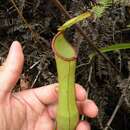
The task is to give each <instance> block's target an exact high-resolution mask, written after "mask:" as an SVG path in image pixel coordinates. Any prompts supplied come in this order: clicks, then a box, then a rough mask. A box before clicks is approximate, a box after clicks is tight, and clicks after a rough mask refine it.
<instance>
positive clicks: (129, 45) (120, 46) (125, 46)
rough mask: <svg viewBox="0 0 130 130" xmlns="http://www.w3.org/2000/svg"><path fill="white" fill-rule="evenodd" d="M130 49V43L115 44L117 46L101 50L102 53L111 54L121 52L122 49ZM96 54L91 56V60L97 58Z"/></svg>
mask: <svg viewBox="0 0 130 130" xmlns="http://www.w3.org/2000/svg"><path fill="white" fill-rule="evenodd" d="M129 48H130V43H122V44H121V43H119V44H115V45H111V46H108V47H105V48H101V49H99V50H100V51H101V52H103V53H105V52H111V51H116V50H121V49H129ZM95 55H96V53H92V54H90V55H89V58H90V59H92V58H93V56H95Z"/></svg>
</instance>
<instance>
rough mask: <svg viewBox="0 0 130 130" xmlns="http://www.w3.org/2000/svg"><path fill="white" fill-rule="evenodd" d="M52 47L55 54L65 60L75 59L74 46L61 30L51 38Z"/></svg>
mask: <svg viewBox="0 0 130 130" xmlns="http://www.w3.org/2000/svg"><path fill="white" fill-rule="evenodd" d="M52 49H53V51H54V53H55V55H56V56H58V57H60V58H62V59H63V60H66V61H71V60H76V59H77V54H76V50H75V49H74V47H73V46H72V45H71V44H69V43H68V41H67V40H66V39H65V37H64V33H63V32H58V33H57V34H56V35H55V36H54V38H53V40H52Z"/></svg>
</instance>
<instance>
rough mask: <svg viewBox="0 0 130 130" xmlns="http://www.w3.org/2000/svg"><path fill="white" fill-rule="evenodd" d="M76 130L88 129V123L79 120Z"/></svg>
mask: <svg viewBox="0 0 130 130" xmlns="http://www.w3.org/2000/svg"><path fill="white" fill-rule="evenodd" d="M76 130H90V124H89V123H88V122H87V121H80V122H79V124H78V126H77V128H76Z"/></svg>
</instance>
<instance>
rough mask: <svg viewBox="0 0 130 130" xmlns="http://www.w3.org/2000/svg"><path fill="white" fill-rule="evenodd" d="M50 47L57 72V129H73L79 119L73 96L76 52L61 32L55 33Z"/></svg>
mask: <svg viewBox="0 0 130 130" xmlns="http://www.w3.org/2000/svg"><path fill="white" fill-rule="evenodd" d="M52 49H53V51H54V54H55V60H56V65H57V72H58V82H59V86H58V87H59V91H58V95H59V97H58V107H57V116H56V122H57V130H75V128H76V126H77V123H78V121H79V113H78V109H77V105H76V96H75V68H76V58H77V55H76V52H75V50H74V48H73V47H72V46H71V45H70V44H69V43H68V41H67V40H66V39H65V38H64V34H63V32H59V33H58V34H56V36H55V37H54V39H53V41H52Z"/></svg>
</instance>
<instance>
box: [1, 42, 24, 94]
mask: <svg viewBox="0 0 130 130" xmlns="http://www.w3.org/2000/svg"><path fill="white" fill-rule="evenodd" d="M23 62H24V56H23V52H22V48H21V45H20V43H19V42H17V41H15V42H13V43H12V45H11V47H10V50H9V53H8V56H7V59H6V61H5V63H4V64H3V66H1V67H0V77H1V78H0V92H2V93H3V94H4V95H5V94H7V93H8V92H11V90H12V89H13V87H14V85H15V84H16V82H17V80H18V79H19V76H20V74H21V72H22V67H23ZM0 94H1V93H0Z"/></svg>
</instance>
